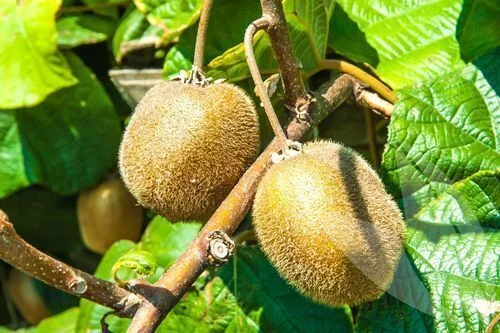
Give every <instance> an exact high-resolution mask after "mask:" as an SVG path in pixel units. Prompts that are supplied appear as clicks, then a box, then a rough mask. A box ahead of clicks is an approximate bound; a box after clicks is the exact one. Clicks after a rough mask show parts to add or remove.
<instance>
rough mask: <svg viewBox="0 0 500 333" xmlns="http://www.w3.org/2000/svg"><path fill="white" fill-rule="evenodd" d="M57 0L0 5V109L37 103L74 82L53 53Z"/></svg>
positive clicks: (33, 0)
mask: <svg viewBox="0 0 500 333" xmlns="http://www.w3.org/2000/svg"><path fill="white" fill-rule="evenodd" d="M60 4H61V1H60V0H54V1H44V0H26V1H13V0H9V1H1V2H0V16H1V17H2V19H1V20H0V36H3V37H2V43H1V44H0V77H1V78H2V89H0V108H3V109H13V108H18V107H23V106H32V105H36V104H39V103H41V102H42V101H43V100H44V99H45V98H46V97H47V96H48V95H49V94H51V93H53V92H55V91H57V90H59V89H61V88H64V87H68V86H71V85H74V84H75V83H76V82H77V80H76V79H75V78H74V77H73V76H72V75H71V71H70V69H69V67H68V65H67V64H66V61H65V59H64V57H63V56H62V55H61V54H60V53H59V52H58V51H57V44H56V26H55V13H56V11H57V9H58V8H59V6H60Z"/></svg>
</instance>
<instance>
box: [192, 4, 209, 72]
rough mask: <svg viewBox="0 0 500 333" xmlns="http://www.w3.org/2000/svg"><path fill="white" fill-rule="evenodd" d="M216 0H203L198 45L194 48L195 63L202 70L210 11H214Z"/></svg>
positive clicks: (197, 35) (197, 36)
mask: <svg viewBox="0 0 500 333" xmlns="http://www.w3.org/2000/svg"><path fill="white" fill-rule="evenodd" d="M213 3H214V0H205V1H203V8H202V9H201V15H200V22H199V23H198V32H197V34H196V46H195V48H194V59H193V65H194V66H195V67H198V68H199V69H200V70H202V69H203V55H204V53H205V43H206V41H207V30H208V21H209V19H210V12H211V11H212V4H213Z"/></svg>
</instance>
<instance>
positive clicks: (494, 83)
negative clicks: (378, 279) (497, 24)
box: [359, 53, 500, 332]
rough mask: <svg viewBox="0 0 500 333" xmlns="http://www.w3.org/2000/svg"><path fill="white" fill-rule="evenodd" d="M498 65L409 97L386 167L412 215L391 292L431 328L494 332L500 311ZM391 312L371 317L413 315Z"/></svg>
mask: <svg viewBox="0 0 500 333" xmlns="http://www.w3.org/2000/svg"><path fill="white" fill-rule="evenodd" d="M498 59H499V58H498V53H493V54H490V55H487V56H485V57H482V58H481V59H478V60H477V61H475V65H469V66H467V67H466V68H464V69H462V70H461V71H458V72H454V73H450V74H448V75H445V76H443V77H441V78H439V79H437V80H435V81H433V82H428V83H423V84H421V85H418V86H415V87H413V88H411V89H404V90H402V91H401V92H400V100H399V102H398V104H397V106H396V110H395V113H394V114H393V117H392V119H391V125H390V128H389V131H390V135H389V143H388V148H387V150H386V152H385V155H384V163H383V170H385V177H386V180H388V184H389V185H390V189H391V191H392V192H394V193H396V195H399V194H400V193H402V194H403V195H402V196H400V197H402V199H403V207H404V208H405V213H406V215H407V216H409V217H412V218H410V219H409V220H408V222H407V223H408V229H407V235H406V241H405V248H406V253H407V254H408V258H409V259H410V260H409V261H408V264H406V266H405V267H406V270H405V271H404V272H403V274H399V277H398V274H396V276H397V277H396V279H395V281H394V282H393V286H392V287H391V290H390V292H392V294H393V295H394V296H395V297H397V298H398V299H400V300H401V301H403V302H407V303H410V304H409V305H411V306H416V307H417V309H419V310H420V311H424V312H426V313H429V314H431V315H432V317H433V319H432V321H431V322H430V325H429V321H428V320H424V318H421V322H420V323H419V320H418V318H417V317H416V316H415V315H414V314H413V315H412V319H411V320H412V322H413V323H416V324H418V325H420V326H422V324H423V325H424V326H425V327H431V328H430V329H429V331H436V332H484V331H486V327H487V326H488V324H489V323H490V322H491V320H492V319H493V317H494V314H495V310H494V309H495V307H498V299H500V288H498V285H500V278H499V277H500V273H499V266H498V244H500V231H499V230H498V228H499V226H500V213H499V210H500V200H499V198H500V196H499V191H500V190H499V188H500V182H499V178H500V170H499V163H500V155H499V145H498V143H499V138H500V137H499V134H498V130H499V126H498V123H499V118H500V100H499V99H498V97H497V95H496V93H495V90H496V89H498V68H499V60H498ZM417 132H418V133H417ZM493 170H494V171H493ZM404 258H405V257H404ZM404 258H403V259H404ZM416 281H421V283H422V285H420V286H419V285H418V283H416ZM408 286H410V287H408ZM411 303H413V304H411ZM383 305H384V304H383V303H380V304H378V303H377V307H378V308H377V309H378V310H377V311H376V312H375V313H373V314H370V311H371V310H370V309H368V310H367V311H366V312H362V313H361V315H362V317H363V316H364V317H367V318H369V317H371V316H373V315H375V316H378V318H388V317H390V316H391V313H394V312H395V311H398V308H403V306H402V305H401V303H399V302H392V303H391V304H388V303H386V304H385V307H382V306H383ZM427 305H428V306H427ZM362 311H365V310H362ZM374 324H376V325H378V326H376V327H377V328H378V329H380V327H384V325H386V324H387V323H386V322H385V321H378V322H375V323H374ZM359 325H362V326H361V327H365V326H367V325H370V324H369V323H366V322H365V323H363V324H361V323H360V324H359ZM363 325H364V326H363ZM393 326H395V325H393ZM422 327H423V326H422ZM372 328H373V326H372ZM373 329H374V330H376V329H375V328H373ZM411 331H412V330H411V329H408V332H411ZM424 331H425V330H424Z"/></svg>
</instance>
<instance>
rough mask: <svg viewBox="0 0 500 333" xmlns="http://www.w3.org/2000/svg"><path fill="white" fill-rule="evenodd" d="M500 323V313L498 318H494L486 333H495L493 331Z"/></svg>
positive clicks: (497, 315)
mask: <svg viewBox="0 0 500 333" xmlns="http://www.w3.org/2000/svg"><path fill="white" fill-rule="evenodd" d="M499 321H500V313H497V314H496V316H495V317H494V318H493V320H492V321H491V322H490V324H489V325H488V328H487V329H486V333H493V329H494V328H495V326H497V324H498V322H499Z"/></svg>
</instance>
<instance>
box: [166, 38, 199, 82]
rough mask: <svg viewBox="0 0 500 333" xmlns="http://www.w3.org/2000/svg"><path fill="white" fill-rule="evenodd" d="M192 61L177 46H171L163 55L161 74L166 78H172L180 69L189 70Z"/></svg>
mask: <svg viewBox="0 0 500 333" xmlns="http://www.w3.org/2000/svg"><path fill="white" fill-rule="evenodd" d="M192 65H193V62H192V61H191V60H190V59H189V58H187V57H186V56H185V55H184V54H183V53H182V52H181V51H180V50H179V49H178V48H177V46H172V48H171V49H170V50H168V53H167V55H166V56H165V63H164V64H163V75H164V76H165V78H166V79H167V80H170V79H173V78H174V77H176V76H177V75H179V72H180V71H181V70H190V69H191V67H192Z"/></svg>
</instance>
